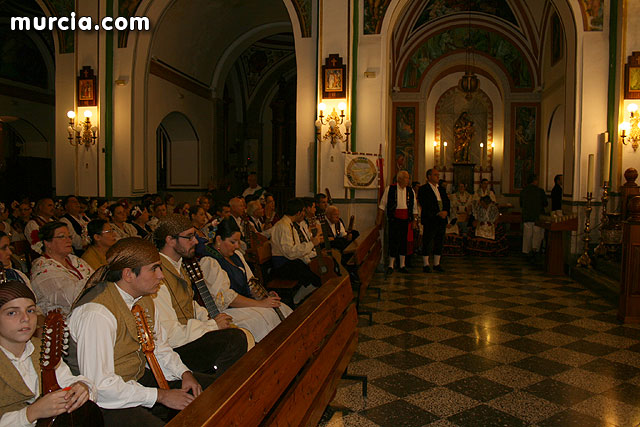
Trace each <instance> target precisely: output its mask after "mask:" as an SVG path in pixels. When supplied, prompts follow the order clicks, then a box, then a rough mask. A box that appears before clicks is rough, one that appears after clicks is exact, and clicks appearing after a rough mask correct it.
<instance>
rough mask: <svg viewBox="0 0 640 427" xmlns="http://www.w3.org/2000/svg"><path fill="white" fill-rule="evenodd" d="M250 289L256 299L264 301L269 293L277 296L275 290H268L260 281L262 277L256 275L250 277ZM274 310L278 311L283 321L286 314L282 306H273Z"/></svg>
mask: <svg viewBox="0 0 640 427" xmlns="http://www.w3.org/2000/svg"><path fill="white" fill-rule="evenodd" d="M249 289H250V290H251V295H252V296H253V298H254V299H255V300H256V301H262V300H263V299H265V298H267V297H268V296H269V295H271V296H277V294H276V293H275V292H267V290H266V289H265V288H264V286H262V283H260V279H258V278H257V277H255V276H254V277H252V278H251V279H249ZM273 310H274V311H275V312H276V314H277V315H278V317H279V318H280V321H283V320H284V314H282V310H280V307H273Z"/></svg>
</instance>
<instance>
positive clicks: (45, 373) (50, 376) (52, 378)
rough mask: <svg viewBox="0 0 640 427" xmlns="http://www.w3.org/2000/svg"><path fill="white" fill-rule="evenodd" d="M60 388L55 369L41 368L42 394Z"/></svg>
mask: <svg viewBox="0 0 640 427" xmlns="http://www.w3.org/2000/svg"><path fill="white" fill-rule="evenodd" d="M57 390H60V385H59V384H58V379H57V378H56V371H55V370H53V369H47V370H42V394H43V395H45V394H47V393H51V392H53V391H57Z"/></svg>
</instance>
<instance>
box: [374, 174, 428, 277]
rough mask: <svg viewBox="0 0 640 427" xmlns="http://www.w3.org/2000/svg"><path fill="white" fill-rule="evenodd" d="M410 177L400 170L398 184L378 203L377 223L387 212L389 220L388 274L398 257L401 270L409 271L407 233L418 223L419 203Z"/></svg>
mask: <svg viewBox="0 0 640 427" xmlns="http://www.w3.org/2000/svg"><path fill="white" fill-rule="evenodd" d="M409 179H410V178H409V172H407V171H404V170H402V171H400V172H398V175H397V176H396V182H397V184H394V185H390V186H388V187H387V188H386V189H385V190H384V194H383V195H382V198H381V199H380V204H379V205H378V217H377V219H376V224H378V225H382V224H383V221H382V220H383V216H384V214H385V213H386V216H387V220H388V221H389V267H388V268H387V271H386V275H389V274H392V273H393V267H394V261H395V259H396V258H398V264H399V265H398V267H399V269H400V270H399V271H400V272H401V273H408V270H407V268H406V267H405V257H406V254H407V235H408V233H409V226H410V225H412V226H413V228H416V227H417V225H418V221H417V217H418V203H416V196H415V194H414V193H413V190H412V189H411V187H410V186H409V183H410V182H409Z"/></svg>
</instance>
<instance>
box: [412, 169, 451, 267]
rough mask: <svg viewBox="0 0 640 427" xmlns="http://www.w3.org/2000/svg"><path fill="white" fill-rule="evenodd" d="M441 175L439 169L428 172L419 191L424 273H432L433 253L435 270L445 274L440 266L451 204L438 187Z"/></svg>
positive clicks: (444, 191) (445, 194)
mask: <svg viewBox="0 0 640 427" xmlns="http://www.w3.org/2000/svg"><path fill="white" fill-rule="evenodd" d="M439 179H440V173H439V172H438V170H437V169H429V170H428V171H427V183H426V184H425V185H423V186H421V187H420V190H419V191H418V203H420V207H421V208H422V217H421V221H422V225H423V228H424V234H423V236H422V260H423V267H422V271H424V272H425V273H429V272H431V267H430V266H429V253H431V252H433V270H434V271H438V272H441V273H442V272H444V270H443V268H442V267H441V266H440V257H441V256H442V246H443V244H444V235H445V230H446V227H447V216H449V210H450V203H449V197H448V196H447V191H446V190H445V189H444V187H441V186H439V185H438V180H439Z"/></svg>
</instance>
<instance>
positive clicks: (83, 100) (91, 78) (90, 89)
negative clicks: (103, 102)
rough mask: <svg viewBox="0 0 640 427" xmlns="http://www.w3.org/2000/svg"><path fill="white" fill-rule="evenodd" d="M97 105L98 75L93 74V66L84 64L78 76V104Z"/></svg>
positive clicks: (85, 105)
mask: <svg viewBox="0 0 640 427" xmlns="http://www.w3.org/2000/svg"><path fill="white" fill-rule="evenodd" d="M96 105H98V88H97V86H96V76H95V75H94V74H93V68H91V67H89V66H84V67H82V70H80V76H79V77H78V106H80V107H95V106H96Z"/></svg>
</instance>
